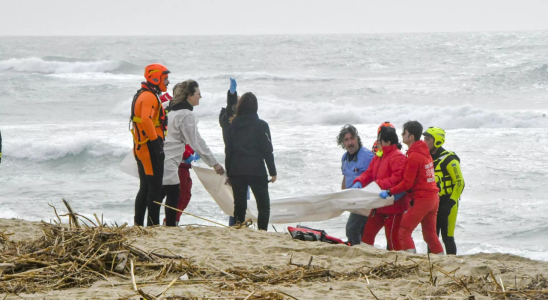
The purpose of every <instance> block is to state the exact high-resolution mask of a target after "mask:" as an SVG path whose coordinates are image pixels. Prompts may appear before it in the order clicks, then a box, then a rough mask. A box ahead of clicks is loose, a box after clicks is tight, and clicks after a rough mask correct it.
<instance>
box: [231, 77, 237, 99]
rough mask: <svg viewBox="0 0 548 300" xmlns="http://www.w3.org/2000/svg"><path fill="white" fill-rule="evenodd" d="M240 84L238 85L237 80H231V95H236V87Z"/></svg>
mask: <svg viewBox="0 0 548 300" xmlns="http://www.w3.org/2000/svg"><path fill="white" fill-rule="evenodd" d="M237 85H238V84H237V83H236V79H234V78H230V94H232V95H234V93H236V86H237Z"/></svg>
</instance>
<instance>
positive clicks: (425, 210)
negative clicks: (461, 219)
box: [379, 121, 443, 254]
mask: <svg viewBox="0 0 548 300" xmlns="http://www.w3.org/2000/svg"><path fill="white" fill-rule="evenodd" d="M421 134H422V125H421V124H420V123H419V122H417V121H408V122H406V123H405V124H403V132H402V134H401V136H402V142H403V143H405V144H406V145H407V146H408V147H409V150H407V162H406V163H405V169H404V173H403V181H402V182H400V183H399V184H398V185H396V186H395V187H393V188H391V189H387V190H385V191H381V193H380V194H379V196H380V197H381V198H383V199H386V198H387V197H389V196H392V195H397V194H399V193H402V192H406V191H407V194H408V195H409V196H410V197H411V199H412V201H413V207H411V209H410V210H409V211H407V213H405V214H404V215H403V217H402V220H401V225H400V240H401V243H402V248H403V250H405V251H407V252H412V253H416V252H417V250H416V249H415V243H414V242H413V238H412V237H411V234H412V233H413V230H415V228H417V226H418V225H419V224H421V227H422V236H423V237H424V241H425V242H426V244H427V245H428V249H429V250H430V251H431V252H432V253H435V254H443V247H442V246H441V243H440V240H439V238H438V235H437V234H436V215H437V213H438V206H439V197H438V187H437V186H436V179H435V178H434V162H433V161H432V157H430V152H429V150H428V146H427V145H426V143H425V142H423V141H421V140H420V137H421Z"/></svg>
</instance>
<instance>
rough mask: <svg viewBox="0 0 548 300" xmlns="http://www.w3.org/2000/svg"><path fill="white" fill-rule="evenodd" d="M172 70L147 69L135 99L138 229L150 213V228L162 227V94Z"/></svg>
mask: <svg viewBox="0 0 548 300" xmlns="http://www.w3.org/2000/svg"><path fill="white" fill-rule="evenodd" d="M169 73H170V72H169V70H168V69H167V68H166V67H165V66H163V65H161V64H151V65H148V66H147V67H146V68H145V74H144V75H145V79H146V81H145V82H142V83H141V89H139V90H138V91H137V93H136V94H135V96H134V97H133V102H132V104H131V119H130V124H131V125H133V128H132V129H130V130H131V133H132V134H133V154H134V155H135V160H136V161H137V168H138V170H139V183H140V186H139V192H138V193H137V197H136V198H135V215H134V222H135V225H139V226H143V225H144V218H145V212H147V210H148V218H147V226H153V225H158V224H159V223H160V205H158V204H155V203H154V201H157V202H161V201H162V178H163V175H164V158H165V155H164V132H165V129H166V125H167V117H166V114H165V111H164V109H163V107H162V102H161V101H160V98H159V96H160V94H161V93H162V92H166V91H167V86H168V85H169V79H168V74H169Z"/></svg>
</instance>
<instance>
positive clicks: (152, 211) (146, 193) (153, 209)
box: [133, 158, 164, 226]
mask: <svg viewBox="0 0 548 300" xmlns="http://www.w3.org/2000/svg"><path fill="white" fill-rule="evenodd" d="M135 159H136V160H137V168H138V170H139V192H138V193H137V197H136V198H135V216H134V218H133V221H134V222H135V225H139V226H143V225H144V219H145V212H146V211H147V209H148V220H147V226H153V225H158V224H160V205H159V204H156V203H154V201H156V202H160V203H161V202H162V198H163V197H162V179H163V177H164V162H163V160H162V161H161V162H159V161H158V160H157V159H155V158H152V170H153V171H154V175H146V174H145V168H144V167H143V164H142V163H141V161H140V160H139V159H138V158H135Z"/></svg>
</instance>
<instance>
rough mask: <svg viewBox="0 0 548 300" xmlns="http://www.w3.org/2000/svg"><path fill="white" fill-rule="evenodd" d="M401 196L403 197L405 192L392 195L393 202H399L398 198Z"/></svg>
mask: <svg viewBox="0 0 548 300" xmlns="http://www.w3.org/2000/svg"><path fill="white" fill-rule="evenodd" d="M403 196H405V192H401V193H399V194H396V195H394V201H398V200H400V198H402V197H403Z"/></svg>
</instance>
